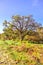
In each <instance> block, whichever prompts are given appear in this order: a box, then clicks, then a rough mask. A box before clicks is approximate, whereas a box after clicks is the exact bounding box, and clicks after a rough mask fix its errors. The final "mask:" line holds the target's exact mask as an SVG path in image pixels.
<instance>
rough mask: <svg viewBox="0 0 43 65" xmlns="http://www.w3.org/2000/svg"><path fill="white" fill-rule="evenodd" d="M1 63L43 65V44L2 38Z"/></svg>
mask: <svg viewBox="0 0 43 65" xmlns="http://www.w3.org/2000/svg"><path fill="white" fill-rule="evenodd" d="M0 65H43V44H33V43H31V42H28V41H23V42H20V41H19V42H18V41H13V40H6V41H1V40H0Z"/></svg>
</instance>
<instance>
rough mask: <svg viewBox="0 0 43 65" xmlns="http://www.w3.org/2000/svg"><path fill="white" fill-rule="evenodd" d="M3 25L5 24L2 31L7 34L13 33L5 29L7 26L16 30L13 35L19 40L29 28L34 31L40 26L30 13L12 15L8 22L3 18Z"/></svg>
mask: <svg viewBox="0 0 43 65" xmlns="http://www.w3.org/2000/svg"><path fill="white" fill-rule="evenodd" d="M3 25H4V26H5V27H4V32H6V34H7V35H8V34H9V35H10V34H11V35H12V34H13V33H11V32H10V33H8V32H9V31H10V30H8V31H5V30H7V29H9V28H10V29H11V30H12V31H14V32H15V31H17V32H16V34H15V35H17V36H18V38H19V39H20V40H21V41H22V40H23V39H24V37H25V36H26V35H27V34H28V33H29V31H30V30H32V31H36V29H37V28H39V27H40V24H38V23H37V22H35V20H34V19H33V17H32V15H30V16H20V15H16V16H12V20H11V21H10V22H7V21H6V20H5V21H4V23H3ZM11 35H10V36H11ZM17 36H16V37H17Z"/></svg>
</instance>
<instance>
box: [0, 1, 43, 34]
mask: <svg viewBox="0 0 43 65" xmlns="http://www.w3.org/2000/svg"><path fill="white" fill-rule="evenodd" d="M17 14H19V15H33V18H34V19H35V20H36V21H37V22H39V23H41V24H42V25H43V0H0V33H2V30H3V25H2V23H3V21H4V20H5V19H6V20H10V19H11V16H12V15H17Z"/></svg>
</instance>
